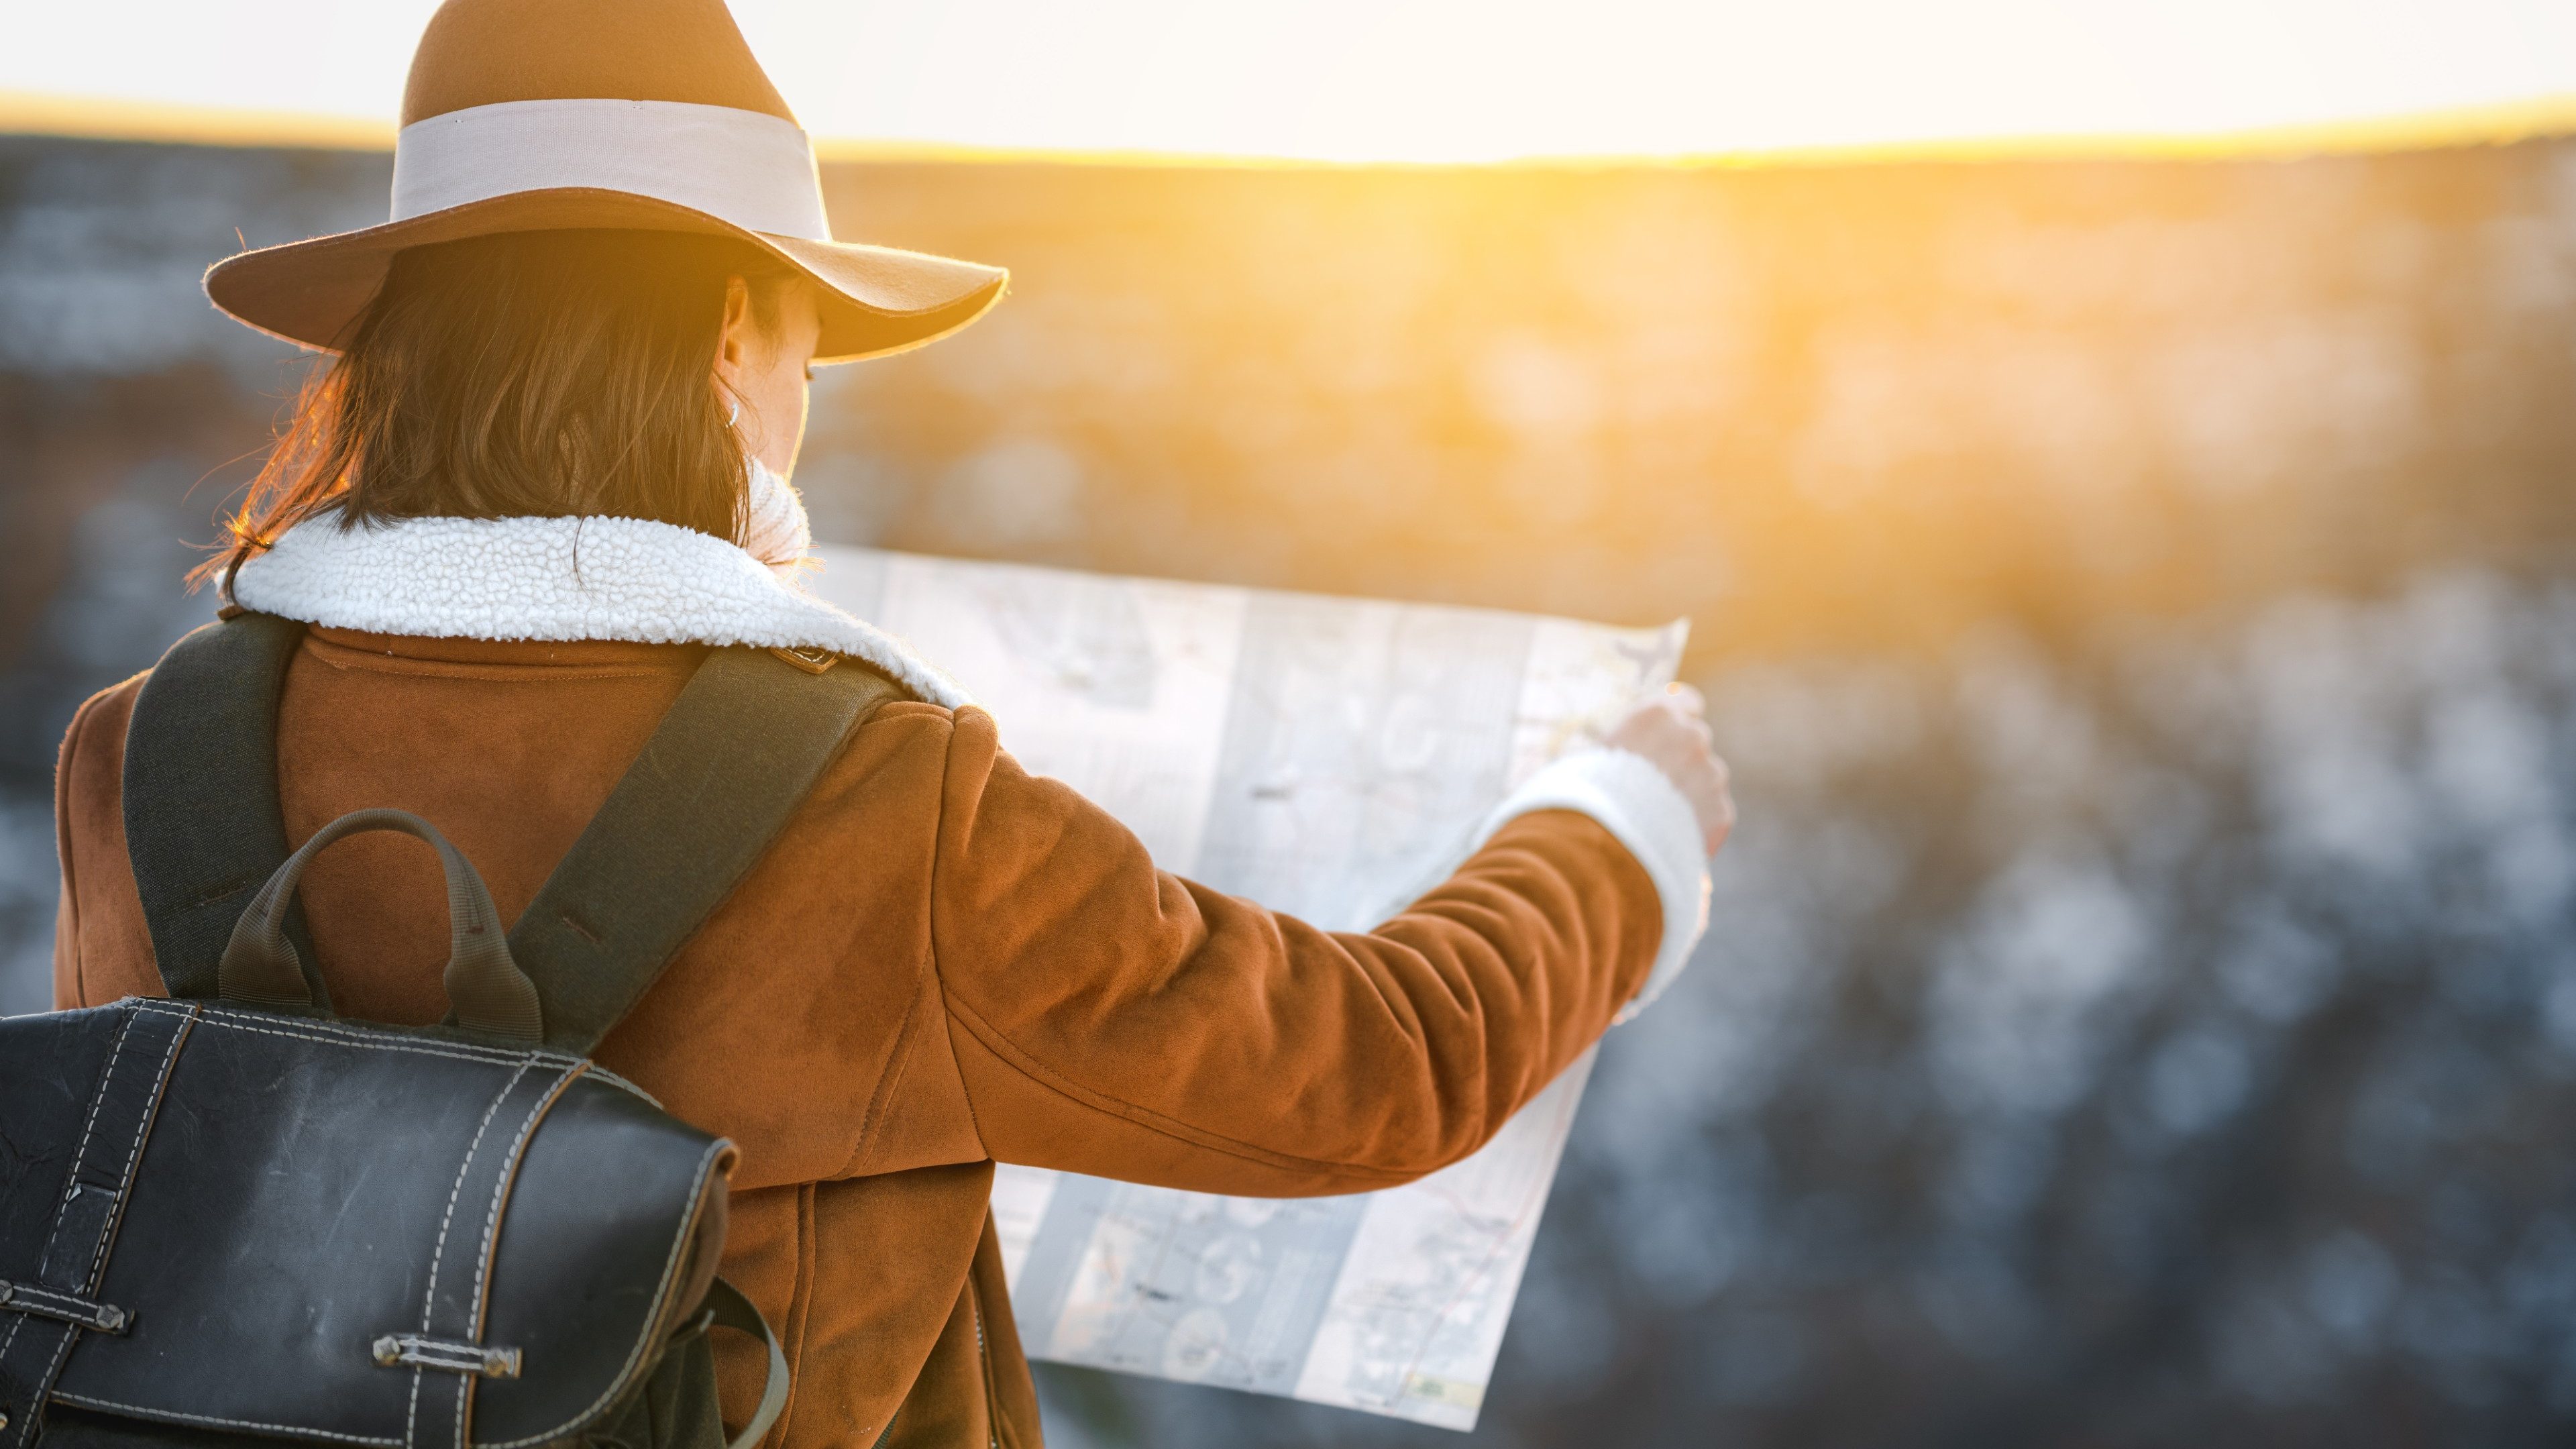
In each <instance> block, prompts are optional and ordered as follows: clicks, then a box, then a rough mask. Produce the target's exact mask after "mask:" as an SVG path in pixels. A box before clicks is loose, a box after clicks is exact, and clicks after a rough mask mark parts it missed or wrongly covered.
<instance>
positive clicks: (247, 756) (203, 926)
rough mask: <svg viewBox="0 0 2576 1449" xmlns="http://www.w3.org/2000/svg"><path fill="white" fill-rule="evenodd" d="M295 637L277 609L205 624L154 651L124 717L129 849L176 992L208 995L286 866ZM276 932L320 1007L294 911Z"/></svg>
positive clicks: (300, 632)
mask: <svg viewBox="0 0 2576 1449" xmlns="http://www.w3.org/2000/svg"><path fill="white" fill-rule="evenodd" d="M303 638H304V626H303V625H302V624H299V623H297V622H295V621H294V620H292V619H281V618H278V617H276V616H275V615H273V614H253V613H241V614H235V615H234V616H232V617H231V618H229V619H225V620H222V621H220V622H218V623H213V624H208V625H206V626H205V627H204V628H202V629H199V630H196V631H195V632H194V633H191V634H189V635H188V636H187V637H186V638H184V639H181V640H180V641H179V642H178V643H176V644H173V645H171V646H170V652H169V653H167V654H165V655H163V656H161V662H160V663H159V664H157V665H154V666H153V669H152V674H151V677H150V678H148V679H146V680H144V681H143V693H142V695H141V697H140V698H138V699H136V700H135V702H134V716H133V718H132V719H131V720H130V721H129V722H128V723H127V725H126V728H125V783H124V791H125V850H126V855H127V857H128V858H129V859H130V860H131V861H132V862H133V865H134V885H135V889H136V890H137V892H139V893H140V894H141V896H142V898H143V919H144V921H145V923H146V925H147V926H148V927H149V929H150V930H151V933H152V954H153V958H154V960H155V962H156V963H157V964H158V966H159V967H160V971H161V984H162V986H163V988H164V989H165V990H167V991H168V992H169V993H170V995H172V996H173V997H176V998H178V999H180V1000H205V999H209V998H212V997H213V996H215V995H216V994H217V993H216V989H215V972H216V966H217V964H218V963H219V962H221V961H222V960H223V954H224V943H225V942H226V941H228V940H230V939H231V938H232V931H233V923H234V922H236V921H238V920H240V919H241V914H242V911H243V909H244V908H246V907H247V906H248V905H249V904H250V898H251V897H252V896H253V895H254V894H256V893H257V892H258V890H259V888H260V886H261V885H263V884H265V883H266V882H267V880H268V878H269V877H270V876H271V875H274V874H275V873H276V872H277V868H278V867H279V866H280V865H282V864H284V863H285V861H286V857H287V848H286V820H285V817H284V815H283V813H282V812H281V811H280V809H279V808H278V803H277V699H278V693H279V691H280V690H282V689H283V688H284V687H285V684H286V667H287V664H288V663H289V662H290V661H291V660H293V658H294V657H295V649H296V646H297V645H298V644H299V643H301V642H302V641H303ZM286 931H287V938H288V939H289V940H291V941H293V942H294V943H295V947H296V953H297V956H298V958H299V959H300V960H301V961H302V963H303V965H304V975H305V981H306V984H307V985H308V986H309V987H310V988H311V989H312V993H313V1000H314V1002H315V1004H316V1005H317V1006H320V1007H321V1008H322V1010H324V1011H325V1012H327V1011H328V1010H329V1007H328V1006H327V1004H326V1003H328V1002H329V1000H330V997H329V996H328V995H327V994H326V993H325V992H324V991H323V988H322V980H321V977H320V975H319V974H318V973H317V972H316V971H315V970H314V961H315V957H314V953H313V942H312V938H311V936H310V935H309V934H308V933H307V932H306V931H305V928H304V917H303V913H302V912H301V910H297V911H295V912H293V913H292V914H291V915H290V917H289V919H288V921H287V925H286Z"/></svg>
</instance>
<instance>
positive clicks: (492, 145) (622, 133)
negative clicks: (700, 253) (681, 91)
mask: <svg viewBox="0 0 2576 1449" xmlns="http://www.w3.org/2000/svg"><path fill="white" fill-rule="evenodd" d="M557 187H594V188H597V189H600V190H604V191H624V192H629V193H632V194H634V195H637V196H650V197H652V198H654V199H655V200H658V201H668V202H671V203H673V204H675V205H679V206H685V207H688V208H689V209H690V210H692V211H702V212H705V213H706V214H707V215H709V216H712V217H715V218H717V219H719V220H722V221H729V222H731V223H733V224H734V225H735V226H738V227H741V228H743V229H744V230H745V231H760V232H769V233H771V234H773V235H777V236H793V237H804V238H806V239H807V240H810V241H830V240H831V239H832V227H831V223H830V222H828V221H826V220H825V219H824V215H823V187H822V183H821V181H820V180H819V179H818V178H817V176H816V175H815V171H814V147H813V145H812V143H810V142H808V141H807V140H806V138H805V132H804V131H803V130H802V129H801V128H799V127H798V126H797V125H796V124H795V123H794V122H792V121H785V120H781V119H779V118H778V117H776V116H771V115H764V114H762V113H761V112H758V111H742V110H736V109H734V108H733V107H731V106H699V105H689V104H686V103H684V102H680V101H605V100H563V101H503V102H501V103H500V104H498V105H490V106H469V107H467V108H466V109H464V110H461V111H450V112H448V113H447V114H445V115H443V116H432V117H430V118H429V119H427V120H425V121H414V122H412V123H411V124H410V125H408V126H405V127H403V128H402V133H401V134H400V135H398V136H396V137H395V138H394V207H393V219H394V220H396V221H403V220H407V219H409V218H411V217H415V216H426V215H428V214H429V213H431V212H433V211H445V210H447V209H448V208H449V207H451V206H463V205H465V204H466V203H468V202H474V201H488V200H490V199H491V198H493V197H495V196H509V195H512V194H514V193H517V192H522V191H547V190H552V189H554V188H557Z"/></svg>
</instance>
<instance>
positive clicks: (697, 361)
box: [191, 231, 795, 592]
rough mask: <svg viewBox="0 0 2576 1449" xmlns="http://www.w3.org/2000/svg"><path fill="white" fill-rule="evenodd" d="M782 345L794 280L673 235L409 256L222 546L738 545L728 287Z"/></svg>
mask: <svg viewBox="0 0 2576 1449" xmlns="http://www.w3.org/2000/svg"><path fill="white" fill-rule="evenodd" d="M732 277H742V278H744V279H745V281H746V282H747V283H748V285H749V289H750V293H751V301H752V309H753V316H754V320H755V322H756V323H757V324H758V325H759V327H760V328H761V330H763V331H764V332H770V333H774V332H775V330H776V327H777V323H778V301H779V296H780V294H781V292H782V291H783V290H784V288H785V287H786V286H787V285H788V284H790V283H791V282H792V281H793V280H794V277H795V274H794V273H793V272H791V271H789V270H788V269H787V268H786V267H785V266H784V265H783V264H781V263H779V262H777V261H776V260H774V259H772V258H770V257H768V256H767V255H766V254H764V253H762V252H760V251H758V250H757V249H755V248H752V247H749V246H746V245H744V244H742V243H740V242H736V241H732V240H728V239H726V238H722V237H710V236H696V235H689V234H684V233H678V232H632V231H538V232H511V233H504V234H501V235H497V236H482V237H473V238H469V239H467V240H463V241H452V242H442V243H438V244H436V245H432V246H422V247H414V248H411V249H409V250H407V251H404V252H402V253H400V254H398V255H397V256H395V257H394V259H393V264H392V267H391V268H390V270H388V272H387V273H386V275H385V281H384V285H383V286H382V287H381V288H380V289H379V290H378V291H377V293H376V297H375V300H374V301H373V302H371V303H369V304H368V307H367V310H366V312H365V313H364V314H363V315H362V316H361V317H360V318H359V319H358V323H357V325H356V327H355V328H354V329H353V330H352V332H351V334H350V337H349V341H348V345H347V346H346V347H345V348H343V349H342V350H341V352H340V355H339V356H338V357H336V358H334V359H332V360H331V361H330V362H329V363H327V364H325V365H324V366H322V367H320V368H318V369H317V370H316V371H315V372H314V374H313V376H312V377H311V378H310V379H308V380H307V382H306V383H305V386H304V389H303V392H302V394H301V396H299V397H298V398H297V400H296V404H295V410H294V413H293V415H292V418H291V420H290V421H289V422H288V424H287V426H286V428H285V430H284V431H283V433H282V434H281V435H280V436H279V438H278V441H277V444H276V446H275V447H274V448H272V449H271V450H270V452H269V456H268V460H267V462H266V464H265V465H264V466H262V467H261V469H260V472H259V476H258V477H257V478H256V479H254V480H253V481H252V483H251V487H250V493H249V496H248V497H247V498H246V499H245V500H244V501H243V503H242V506H241V509H240V511H239V512H237V513H236V514H234V515H233V516H232V517H231V518H230V519H228V520H227V522H226V528H227V532H228V533H229V535H230V538H229V541H228V543H227V544H226V545H225V546H223V547H222V549H221V551H220V552H219V553H218V554H217V555H216V556H215V557H213V558H210V559H208V560H207V561H206V563H205V564H204V565H202V566H200V567H199V568H198V569H197V570H196V572H195V573H194V574H193V575H191V581H192V582H195V583H202V582H204V581H205V580H207V579H210V578H216V577H220V578H221V579H222V580H223V583H224V587H225V589H226V590H227V592H229V590H230V588H231V583H232V575H233V572H234V571H235V570H236V569H239V568H240V567H241V565H242V563H243V562H244V561H245V560H247V559H249V558H251V557H253V556H254V555H256V554H258V553H259V552H260V551H261V550H263V549H265V548H267V547H268V546H269V545H270V544H271V543H273V542H275V541H276V539H277V536H278V535H279V534H281V533H284V532H285V531H286V530H287V529H289V528H292V527H294V526H295V525H296V524H298V523H302V522H304V521H305V520H307V519H309V518H314V517H317V516H319V515H321V514H324V513H336V514H337V516H338V522H339V525H340V526H341V527H343V528H356V527H359V526H361V525H365V524H374V523H381V522H384V521H386V520H389V519H396V518H418V517H426V516H445V517H459V518H506V517H514V516H524V515H534V516H539V517H550V518H560V517H570V516H579V515H599V514H605V515H611V516H615V517H621V518H649V519H655V520H658V521H660V522H663V523H671V524H677V525H679V526H680V527H682V528H691V529H696V530H697V531H698V532H700V533H708V534H713V535H715V536H716V537H718V538H724V539H732V540H735V541H739V540H740V538H741V536H742V529H743V522H744V516H743V510H744V470H745V468H746V466H747V462H746V459H745V456H744V453H743V448H742V444H741V442H740V441H739V440H738V439H737V438H736V436H735V434H734V431H733V429H732V428H731V427H730V426H728V414H729V408H728V406H727V403H726V401H725V400H724V399H722V398H720V397H719V396H718V394H717V390H716V388H715V386H714V385H713V384H712V382H711V378H712V376H713V373H714V369H715V361H716V348H717V346H718V343H719V340H720V334H721V331H722V326H723V319H724V308H725V291H726V281H727V279H728V278H732Z"/></svg>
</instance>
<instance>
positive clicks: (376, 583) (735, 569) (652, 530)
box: [232, 514, 970, 709]
mask: <svg viewBox="0 0 2576 1449" xmlns="http://www.w3.org/2000/svg"><path fill="white" fill-rule="evenodd" d="M232 596H233V602H235V603H237V604H239V605H241V606H242V607H243V608H246V609H256V610H258V611H259V612H261V613H264V614H277V615H280V616H282V617H284V618H289V619H299V620H302V621H303V622H305V623H308V624H322V625H326V626H328V627H331V628H336V629H362V630H365V631H367V632H369V633H373V634H409V635H414V636H417V637H422V638H430V639H508V640H517V639H529V640H539V639H542V640H550V641H570V640H578V639H616V640H623V641H626V642H628V643H635V644H682V643H695V644H716V645H725V644H748V645H752V646H755V647H761V648H774V649H828V650H830V651H831V652H833V653H835V654H845V655H848V656H849V657H851V658H853V659H860V660H864V661H866V662H867V663H869V664H872V665H874V666H876V667H877V668H879V669H882V670H884V671H885V672H886V673H887V674H889V675H891V676H892V677H893V678H894V679H896V680H897V681H899V682H900V683H902V684H903V685H905V686H906V687H907V688H909V689H911V690H912V692H913V693H914V694H915V695H916V696H917V697H919V698H921V699H924V700H927V701H929V702H930V703H932V704H937V705H942V706H945V707H947V708H950V709H955V708H957V707H959V706H960V705H964V704H966V703H969V702H970V701H969V699H968V696H967V694H966V691H964V690H963V689H961V688H959V687H958V685H957V683H956V681H954V680H952V679H950V678H949V677H948V676H947V675H946V674H944V673H942V672H940V671H939V670H938V669H937V668H935V667H933V666H932V665H930V664H929V663H928V662H926V661H925V660H923V659H922V658H921V657H920V656H919V655H917V654H915V653H913V652H912V650H911V649H909V648H908V647H906V646H905V645H904V644H903V643H902V642H901V641H900V640H898V639H896V638H895V637H894V636H893V635H891V634H888V633H886V632H885V631H883V630H881V629H878V628H877V627H875V626H874V625H872V624H869V623H867V622H865V621H864V620H861V619H858V618H855V617H853V616H851V615H849V614H845V613H843V612H842V611H840V610H839V609H836V608H834V607H832V606H831V605H830V604H827V603H824V602H823V601H822V600H820V599H817V598H815V597H813V596H812V595H810V594H808V593H806V592H804V591H803V590H802V589H799V588H797V587H796V586H795V585H794V584H792V583H790V582H788V581H787V580H785V579H783V578H781V577H780V576H779V575H778V574H777V573H775V572H773V571H771V570H770V569H769V568H768V567H767V566H765V565H763V564H762V563H761V562H760V561H759V560H758V559H755V558H753V557H752V556H751V555H750V554H747V553H745V552H743V551H742V550H741V549H739V548H736V547H734V546H733V545H732V544H730V543H727V542H725V541H724V540H723V539H720V538H713V537H710V536H709V535H707V534H703V533H699V532H697V531H696V530H694V529H688V528H680V527H677V526H675V525H672V524H668V523H654V522H651V521H648V520H645V519H640V518H490V519H486V518H408V519H403V520H400V521H398V522H394V523H387V524H380V525H375V526H367V525H361V526H359V527H357V528H352V529H343V528H341V526H340V521H339V519H338V518H336V517H334V516H331V515H327V514H326V515H324V516H322V517H320V518H314V519H308V520H307V521H305V522H303V523H300V524H297V525H296V526H295V527H293V528H291V529H288V530H287V531H286V532H285V533H284V534H283V535H281V536H279V538H278V540H277V542H276V544H275V545H274V546H273V547H271V548H270V549H269V550H268V551H267V552H265V553H263V554H260V555H259V556H257V557H255V558H253V559H251V560H250V561H249V562H247V563H245V564H243V565H242V566H241V570H240V572H239V573H237V574H235V575H234V577H233V587H232Z"/></svg>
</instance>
